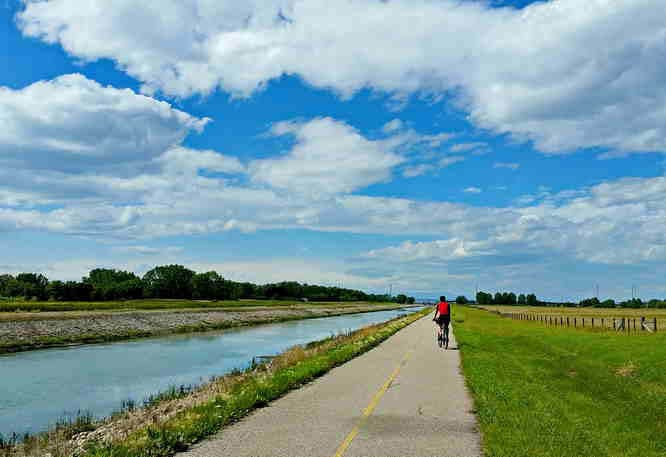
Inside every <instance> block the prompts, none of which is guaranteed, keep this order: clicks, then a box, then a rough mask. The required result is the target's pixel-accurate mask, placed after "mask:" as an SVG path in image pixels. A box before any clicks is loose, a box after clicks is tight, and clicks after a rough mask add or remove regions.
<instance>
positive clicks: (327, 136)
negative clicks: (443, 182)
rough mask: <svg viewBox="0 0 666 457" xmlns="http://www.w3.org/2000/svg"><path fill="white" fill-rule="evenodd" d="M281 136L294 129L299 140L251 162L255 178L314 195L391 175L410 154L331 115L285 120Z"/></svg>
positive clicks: (277, 128)
mask: <svg viewBox="0 0 666 457" xmlns="http://www.w3.org/2000/svg"><path fill="white" fill-rule="evenodd" d="M271 131H272V133H273V134H274V135H276V136H281V135H293V136H294V137H295V140H296V144H295V145H294V146H293V147H292V148H291V150H290V151H289V153H288V154H287V155H286V156H284V157H280V158H276V159H265V160H257V161H254V162H252V163H251V164H250V173H251V175H252V179H253V180H254V181H255V182H260V183H266V184H269V185H270V186H272V187H274V188H277V189H286V190H290V191H293V192H298V193H301V194H309V195H329V194H336V193H349V192H352V191H354V190H357V189H360V188H363V187H367V186H368V185H370V184H374V183H377V182H382V181H387V180H388V179H389V178H390V177H391V170H392V168H393V167H395V166H396V165H398V164H400V163H402V162H403V161H404V159H403V158H402V157H401V156H399V155H398V154H396V153H394V152H393V151H392V149H391V147H389V145H388V144H386V143H384V142H382V141H372V140H368V139H366V138H365V137H363V136H362V135H361V134H359V132H358V131H356V130H355V129H353V128H352V127H350V126H349V125H347V124H345V123H342V122H339V121H336V120H334V119H331V118H318V119H314V120H311V121H308V122H304V123H303V122H279V123H277V124H275V125H274V126H273V128H272V130H271Z"/></svg>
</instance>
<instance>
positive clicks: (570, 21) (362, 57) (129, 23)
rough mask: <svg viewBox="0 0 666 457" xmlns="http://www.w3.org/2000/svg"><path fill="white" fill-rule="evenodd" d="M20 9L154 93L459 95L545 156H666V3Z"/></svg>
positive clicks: (599, 0) (266, 1) (67, 0)
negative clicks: (288, 86)
mask: <svg viewBox="0 0 666 457" xmlns="http://www.w3.org/2000/svg"><path fill="white" fill-rule="evenodd" d="M24 1H25V8H24V10H23V11H21V12H20V13H19V14H18V17H17V23H18V25H19V27H20V28H21V30H22V31H23V33H24V34H25V35H26V36H31V37H37V38H40V39H42V40H44V41H46V42H48V43H59V44H60V45H61V46H62V47H63V48H64V49H65V50H66V51H67V52H69V53H70V54H72V55H75V56H77V57H78V58H80V59H83V60H95V59H99V58H110V59H113V60H115V61H116V62H117V63H118V65H119V66H120V67H121V68H123V69H124V70H125V71H127V72H128V73H129V74H130V75H132V76H134V77H136V78H138V79H140V80H141V81H143V82H144V90H145V91H147V92H152V91H154V90H161V91H164V92H166V93H168V94H172V95H178V96H189V95H192V94H195V93H208V92H210V91H213V90H215V89H216V88H218V87H219V88H221V89H223V90H225V91H228V92H230V93H232V94H234V95H238V96H248V95H250V94H252V93H253V92H254V91H256V90H259V89H261V88H262V87H264V86H265V85H266V83H267V82H268V81H270V80H271V79H274V78H278V77H280V76H281V75H284V74H290V75H299V76H300V77H302V78H303V79H304V80H305V81H307V82H308V83H309V84H312V85H314V86H317V87H323V88H330V89H333V90H334V91H336V92H338V93H340V94H342V95H343V96H349V95H351V94H353V93H355V92H356V91H358V90H360V89H363V88H372V89H375V90H377V91H383V92H386V93H389V94H392V95H394V96H396V97H398V98H403V99H404V97H405V96H406V94H412V93H427V94H433V95H435V96H439V95H442V94H445V93H454V94H456V96H457V103H458V105H459V106H460V107H462V108H463V109H465V110H467V111H468V112H469V114H470V119H471V120H472V121H474V122H475V123H476V124H477V125H479V126H481V127H483V128H489V129H492V130H494V131H496V132H500V133H510V134H512V135H514V136H515V137H516V138H519V139H523V140H531V141H533V142H534V143H535V145H536V147H537V148H539V149H540V150H541V151H543V152H546V153H564V152H570V151H573V150H575V149H577V148H586V147H601V148H607V149H609V150H611V151H616V152H619V153H624V152H641V151H662V152H663V151H666V140H665V138H666V131H665V130H664V129H665V127H664V126H665V125H666V111H664V109H663V107H664V106H666V89H665V87H666V84H664V83H665V82H666V75H665V74H664V72H663V71H661V66H660V64H659V63H660V62H661V60H662V56H663V54H664V52H665V50H666V42H665V41H664V40H663V39H662V37H663V34H664V31H665V29H666V26H665V25H664V21H663V20H662V15H661V14H659V13H660V12H661V10H662V9H663V4H662V3H661V1H660V0H617V1H614V2H608V1H605V0H592V1H588V2H585V5H584V6H581V3H580V1H578V0H559V1H549V2H537V3H534V4H532V5H530V6H528V7H526V8H523V9H520V10H518V9H514V8H511V7H503V8H492V7H490V6H488V5H487V3H486V2H462V3H461V2H459V1H456V0H441V1H438V2H433V1H430V0H394V1H391V2H382V1H379V0H361V1H355V2H349V1H345V2H335V4H332V3H331V2H329V1H326V0H252V1H248V2H236V1H233V2H232V1H231V0H224V1H218V2H210V1H207V0H188V1H176V0H165V1H161V2H159V3H155V2H142V3H141V4H136V2H131V1H129V0H118V1H114V2H113V4H112V5H109V4H108V3H107V2H104V1H103V0H92V1H87V2H83V3H82V2H80V1H77V0H50V1H42V0H24ZM92 23H94V24H95V27H89V24H92ZM146 23H150V24H151V27H150V30H147V29H146V27H145V24H146ZM406 23H408V24H410V26H408V27H405V24H406ZM581 43H585V45H584V46H581ZM527 44H529V45H527Z"/></svg>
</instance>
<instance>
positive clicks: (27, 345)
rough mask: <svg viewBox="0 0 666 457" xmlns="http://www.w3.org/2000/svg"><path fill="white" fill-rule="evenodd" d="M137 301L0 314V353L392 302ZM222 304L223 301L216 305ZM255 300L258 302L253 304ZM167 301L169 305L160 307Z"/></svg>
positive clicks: (317, 314)
mask: <svg viewBox="0 0 666 457" xmlns="http://www.w3.org/2000/svg"><path fill="white" fill-rule="evenodd" d="M199 303H200V302H193V301H183V300H181V301H171V300H164V301H159V302H158V301H154V300H153V301H149V302H146V301H140V302H138V303H136V302H135V303H134V304H135V305H138V306H139V307H141V306H154V307H153V308H149V309H143V308H133V309H132V308H126V309H114V310H109V311H99V310H90V311H55V312H53V311H39V312H12V313H0V353H3V352H16V351H24V350H31V349H40V348H46V347H55V346H63V345H69V344H82V343H100V342H107V341H119V340H124V339H131V338H139V337H148V336H158V335H166V334H171V333H186V332H201V331H207V330H220V329H225V328H231V327H239V326H244V325H256V324H265V323H271V322H281V321H286V320H295V319H307V318H313V317H325V316H334V315H341V314H350V313H360V312H369V311H380V310H385V309H394V308H397V307H400V306H402V305H397V304H395V303H363V302H346V303H330V302H329V303H315V304H311V303H293V302H255V301H248V302H246V301H241V302H218V303H217V305H218V306H216V307H212V306H210V307H204V308H202V307H198V308H196V307H195V306H196V305H198V304H199ZM220 304H223V306H219V305H220ZM258 304H261V306H257V305H258ZM168 305H173V306H175V307H173V308H165V306H168Z"/></svg>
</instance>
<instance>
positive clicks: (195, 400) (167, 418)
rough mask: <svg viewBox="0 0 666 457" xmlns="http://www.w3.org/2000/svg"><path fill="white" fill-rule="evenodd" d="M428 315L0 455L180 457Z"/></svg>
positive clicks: (297, 352)
mask: <svg viewBox="0 0 666 457" xmlns="http://www.w3.org/2000/svg"><path fill="white" fill-rule="evenodd" d="M427 312H429V310H425V311H421V312H418V313H413V314H410V315H409V316H405V317H401V318H397V319H394V320H392V321H389V322H386V323H383V324H379V325H374V326H370V327H366V328H363V329H361V330H358V331H355V332H352V333H350V334H346V335H340V336H336V337H332V338H328V339H326V340H322V341H319V342H316V343H311V344H309V345H307V346H305V347H300V346H298V347H295V348H293V349H291V350H289V351H286V352H285V353H283V354H281V355H280V356H278V357H276V358H275V359H273V360H271V361H270V362H269V363H266V364H262V365H258V366H254V367H251V368H250V369H248V370H246V371H245V372H236V373H232V374H229V375H227V376H223V377H221V378H219V379H217V380H215V381H213V382H211V383H209V384H206V385H204V386H202V387H200V388H198V389H195V390H194V391H191V392H187V393H186V395H184V396H181V395H165V396H162V397H159V396H158V397H155V398H156V400H155V401H153V402H152V403H151V405H150V406H148V407H146V408H142V409H138V410H133V411H125V412H123V413H121V414H118V415H116V417H115V418H114V419H113V420H111V421H109V422H107V423H103V424H92V425H90V424H87V425H86V426H87V429H88V430H90V432H89V434H88V435H85V436H81V435H79V436H74V433H73V432H72V431H69V430H67V429H66V428H62V429H61V430H58V431H52V432H51V433H47V434H42V435H40V436H37V437H32V438H30V439H28V440H27V441H25V444H22V445H13V446H10V447H6V448H5V449H4V450H3V449H1V448H0V457H17V456H21V455H25V456H30V457H32V456H42V455H45V454H46V453H49V454H51V455H52V456H53V457H64V456H68V455H71V454H72V453H73V452H75V451H78V452H77V455H82V456H85V457H130V456H136V457H139V456H144V457H145V456H151V457H158V456H170V455H173V454H174V453H176V452H178V451H182V450H184V449H186V448H188V447H189V446H190V445H192V444H193V443H196V442H198V441H201V440H202V439H204V438H206V437H208V436H210V435H212V434H214V433H216V432H217V431H219V430H220V429H221V428H222V427H224V426H225V425H227V424H229V423H232V422H234V421H236V420H238V419H239V418H241V417H243V416H244V415H246V414H247V413H249V412H250V411H252V410H253V409H255V408H258V407H261V406H265V405H266V404H267V403H268V402H270V401H272V400H274V399H276V398H279V397H280V396H282V395H284V394H285V393H287V392H289V391H290V390H292V389H295V388H298V387H299V386H301V385H302V384H304V383H307V382H309V381H311V380H313V379H315V378H317V377H318V376H321V375H323V374H324V373H326V372H327V371H329V370H330V369H332V368H334V367H335V366H338V365H340V364H342V363H345V362H347V361H349V360H351V359H352V358H354V357H356V356H358V355H360V354H362V353H364V352H366V351H368V350H370V349H371V348H373V347H375V346H377V345H378V344H379V343H381V342H382V341H384V340H386V339H387V338H388V337H390V336H391V335H393V334H394V333H396V332H397V331H399V330H400V329H402V328H404V327H406V326H407V325H409V324H411V323H412V322H414V321H415V320H417V319H419V318H420V317H422V316H423V315H425V314H427ZM93 429H94V430H93ZM78 431H80V430H76V432H78Z"/></svg>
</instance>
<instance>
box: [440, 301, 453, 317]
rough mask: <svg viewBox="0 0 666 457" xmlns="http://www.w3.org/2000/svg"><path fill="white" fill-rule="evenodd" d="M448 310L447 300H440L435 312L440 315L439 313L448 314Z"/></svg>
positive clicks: (449, 309)
mask: <svg viewBox="0 0 666 457" xmlns="http://www.w3.org/2000/svg"><path fill="white" fill-rule="evenodd" d="M450 311H451V308H450V307H449V304H448V303H447V302H445V301H441V302H439V303H437V312H438V313H439V315H440V316H441V315H445V316H447V315H448V314H450Z"/></svg>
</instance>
